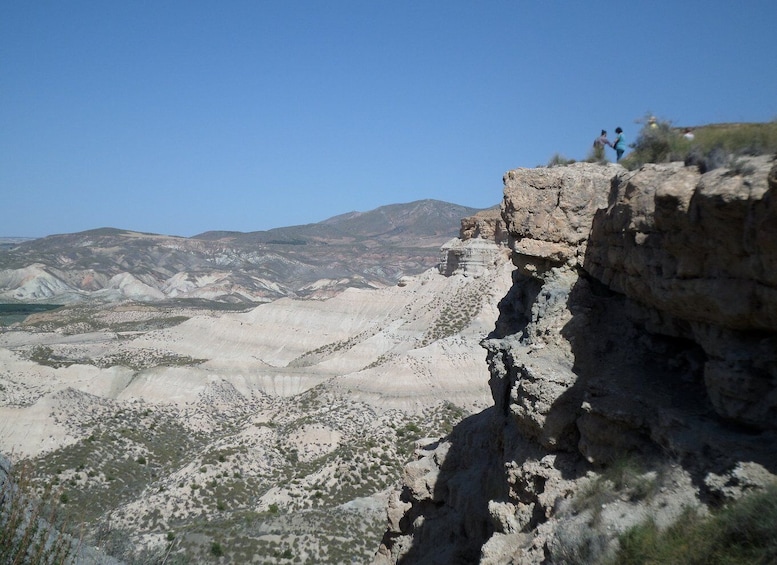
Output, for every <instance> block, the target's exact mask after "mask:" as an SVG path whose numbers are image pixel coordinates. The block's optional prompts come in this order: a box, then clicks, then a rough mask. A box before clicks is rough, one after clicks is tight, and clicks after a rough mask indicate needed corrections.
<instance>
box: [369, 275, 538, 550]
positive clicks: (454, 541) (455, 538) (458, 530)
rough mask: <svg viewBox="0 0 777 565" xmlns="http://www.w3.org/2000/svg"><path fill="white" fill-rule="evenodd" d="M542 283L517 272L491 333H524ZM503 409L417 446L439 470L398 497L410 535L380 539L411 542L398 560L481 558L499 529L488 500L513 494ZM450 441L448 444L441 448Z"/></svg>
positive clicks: (389, 542)
mask: <svg viewBox="0 0 777 565" xmlns="http://www.w3.org/2000/svg"><path fill="white" fill-rule="evenodd" d="M541 288H542V285H541V284H540V283H539V281H536V280H534V279H529V278H526V277H520V276H518V274H517V272H514V273H513V285H512V287H511V288H510V290H509V291H508V293H507V294H506V295H505V297H504V298H502V300H501V301H500V303H499V318H498V320H497V321H496V324H495V329H494V331H493V332H491V334H490V335H489V336H488V339H493V338H501V337H505V336H507V335H519V334H521V332H523V330H524V329H525V328H526V326H527V324H528V322H529V319H530V315H531V313H530V310H526V309H524V308H523V305H526V304H528V305H531V304H532V303H533V302H534V300H535V299H536V296H537V294H538V293H539V292H540V290H541ZM492 380H493V379H492ZM491 384H492V386H493V383H491ZM500 410H504V407H503V406H498V407H497V406H494V407H491V408H488V409H486V410H483V411H482V412H480V413H478V414H474V415H472V416H470V417H468V418H465V419H464V420H462V421H461V422H459V423H458V424H457V425H456V426H455V427H454V428H453V430H452V432H451V433H450V434H449V435H448V436H447V437H445V438H441V439H440V440H439V441H437V442H434V443H432V444H429V445H427V446H425V447H424V448H421V449H420V450H417V452H416V453H417V454H418V455H421V456H422V457H433V458H434V459H435V460H437V462H438V464H439V470H438V473H437V475H436V476H432V475H430V476H429V478H430V479H431V481H430V482H432V481H433V486H432V488H431V491H430V494H429V495H428V496H423V495H422V496H419V493H418V492H413V490H411V487H410V486H408V485H407V484H406V485H405V486H404V487H403V491H402V493H401V498H400V499H401V501H402V502H403V503H405V504H408V503H409V504H412V506H411V507H410V509H409V510H408V511H407V512H406V513H405V514H404V516H403V517H402V519H401V521H400V530H401V531H402V533H403V534H404V535H412V540H408V539H407V538H404V541H401V540H400V538H399V537H398V534H397V533H396V532H391V531H389V532H386V534H385V535H384V538H383V541H382V544H383V545H384V546H386V547H394V546H395V544H397V543H400V544H401V543H411V546H410V547H409V548H408V549H407V550H406V551H405V552H404V555H403V556H402V557H401V558H399V560H398V563H399V564H401V565H469V564H472V563H478V562H479V560H480V552H481V549H482V547H483V545H484V544H485V543H486V542H487V541H488V539H489V538H490V537H491V536H492V535H493V533H494V531H495V525H494V520H493V519H492V518H491V516H490V513H489V507H488V505H489V501H505V500H507V499H508V495H509V493H508V492H507V483H506V481H505V471H504V469H505V468H504V461H503V458H502V454H503V452H504V445H502V438H503V434H502V430H500V429H499V427H501V425H502V422H503V420H504V419H503V417H502V415H501V414H497V411H500ZM446 445H447V446H449V447H448V449H447V452H445V453H443V452H444V451H445V450H444V447H445V446H446ZM441 446H443V449H442V450H441V449H440V447H441ZM520 463H521V462H520V461H519V462H518V464H520ZM415 464H417V463H411V464H410V465H415ZM417 483H418V482H417V481H416V482H415V484H417Z"/></svg>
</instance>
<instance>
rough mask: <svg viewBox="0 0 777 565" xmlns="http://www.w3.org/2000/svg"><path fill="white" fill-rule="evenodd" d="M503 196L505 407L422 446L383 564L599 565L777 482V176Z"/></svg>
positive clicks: (664, 173) (562, 187) (500, 377)
mask: <svg viewBox="0 0 777 565" xmlns="http://www.w3.org/2000/svg"><path fill="white" fill-rule="evenodd" d="M504 183H505V196H504V202H503V204H502V216H503V219H504V221H505V225H506V226H507V230H508V232H509V236H510V247H511V249H512V250H513V262H514V264H515V266H516V269H515V271H514V273H513V286H512V287H511V289H510V290H509V291H508V293H507V295H506V296H505V297H504V298H503V300H502V302H501V303H500V311H499V318H498V320H497V321H496V324H495V328H494V331H493V332H492V333H491V335H490V336H489V337H488V338H487V339H486V340H484V341H483V345H484V347H485V348H486V350H487V352H488V353H487V361H488V365H489V370H490V375H491V378H490V380H489V386H490V388H491V393H492V397H493V399H494V406H493V407H491V408H489V409H487V410H486V411H484V412H482V413H480V414H477V415H475V416H472V417H470V418H468V419H467V420H464V421H463V422H461V423H460V424H459V425H458V426H457V427H456V428H455V429H454V431H453V433H452V434H451V435H450V436H448V437H446V438H441V439H439V440H429V441H427V442H422V443H419V445H418V449H417V456H418V460H417V461H414V462H412V463H410V464H409V465H408V466H407V468H406V471H405V478H404V479H405V484H404V486H403V488H402V490H401V491H399V492H397V493H395V494H394V495H393V496H392V497H391V499H390V504H389V529H388V531H387V532H386V534H385V536H384V539H383V542H382V544H381V546H380V549H379V551H378V553H377V555H376V558H375V561H374V562H375V563H376V564H388V563H403V564H404V565H408V564H413V563H424V564H427V563H441V564H442V563H446V564H454V563H462V564H463V563H489V564H497V563H499V564H508V563H515V564H541V563H542V564H545V563H548V564H549V563H597V562H600V561H601V560H602V558H603V557H604V556H606V555H607V554H612V552H613V551H614V549H615V548H616V547H617V535H618V533H620V532H623V531H624V530H625V529H627V528H628V527H630V526H632V525H634V524H637V523H639V522H642V521H644V520H646V519H647V518H648V517H652V518H653V519H655V520H656V521H657V522H658V523H659V524H669V523H671V522H673V521H675V520H676V519H677V518H678V516H680V515H681V513H682V511H683V508H689V507H690V508H694V507H696V508H698V509H699V511H702V512H703V511H705V509H706V507H707V505H708V504H710V503H713V502H721V501H724V500H728V499H730V498H735V497H738V496H741V495H742V494H743V493H745V492H748V491H750V490H752V489H758V488H761V487H763V486H764V485H766V484H768V483H770V482H774V481H775V480H777V418H775V415H777V326H775V323H774V320H775V308H777V294H775V293H777V279H776V278H775V277H777V269H775V266H776V265H775V261H777V246H775V243H774V242H775V241H777V239H776V238H775V237H774V236H775V230H777V204H776V203H775V202H776V201H775V198H777V165H775V163H774V161H773V160H772V159H770V158H767V157H758V158H748V159H742V160H740V161H738V162H736V163H734V164H733V166H732V167H731V168H729V169H722V170H714V171H710V172H707V173H705V174H700V173H699V171H698V170H696V169H694V168H691V167H685V166H683V164H681V163H672V164H665V165H646V166H644V167H643V168H641V169H640V170H638V171H632V172H629V171H626V170H625V169H623V168H621V167H619V166H617V165H609V166H602V165H595V164H575V165H572V166H567V167H555V168H543V169H531V170H528V169H519V170H515V171H510V172H508V173H507V174H506V175H505V177H504ZM623 469H630V471H629V473H625V472H624V471H623ZM616 475H617V477H616ZM626 475H628V477H629V478H628V479H624V477H625V476H626ZM637 485H641V486H639V487H638V486H637ZM646 485H647V486H646ZM643 487H644V488H643ZM592 493H598V494H597V495H596V496H594V495H593V494H592Z"/></svg>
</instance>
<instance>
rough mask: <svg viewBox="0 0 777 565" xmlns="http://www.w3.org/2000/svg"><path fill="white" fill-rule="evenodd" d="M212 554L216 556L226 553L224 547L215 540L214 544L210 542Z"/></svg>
mask: <svg viewBox="0 0 777 565" xmlns="http://www.w3.org/2000/svg"><path fill="white" fill-rule="evenodd" d="M210 554H211V555H213V556H214V557H221V556H222V555H224V549H223V548H222V547H221V544H220V543H219V542H217V541H214V542H213V543H212V544H210Z"/></svg>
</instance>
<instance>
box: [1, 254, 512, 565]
mask: <svg viewBox="0 0 777 565" xmlns="http://www.w3.org/2000/svg"><path fill="white" fill-rule="evenodd" d="M480 241H481V242H482V245H481V247H483V246H485V247H486V248H487V252H485V253H484V252H483V250H482V249H480V250H479V251H478V252H477V253H476V255H477V257H478V258H479V259H480V262H477V261H476V263H477V265H476V266H475V265H469V266H468V267H467V266H465V265H464V264H465V263H466V261H463V262H462V264H458V263H456V264H454V265H453V266H449V267H450V268H444V264H445V254H443V264H441V266H440V268H438V267H436V266H435V267H433V268H431V269H427V270H425V271H423V272H420V273H418V274H415V275H413V276H404V277H402V278H401V279H400V280H398V281H395V283H394V284H391V285H388V284H383V285H382V287H381V288H348V289H346V290H344V291H341V292H337V293H336V294H335V295H334V296H333V297H331V298H328V299H325V300H302V299H299V298H291V297H286V298H280V299H277V300H273V301H271V302H266V303H262V304H259V305H256V304H255V303H247V302H246V301H237V300H229V299H225V300H222V301H221V302H214V301H212V300H174V299H171V298H170V297H169V296H168V297H160V298H158V299H156V300H151V299H149V298H146V299H145V300H142V301H139V300H126V296H125V297H124V299H122V300H89V299H88V298H89V297H88V296H86V298H84V295H87V294H88V292H97V291H95V290H93V291H85V290H83V289H78V288H77V287H76V285H73V284H71V283H68V285H69V287H70V288H69V289H68V290H66V291H64V292H63V294H62V295H61V296H65V297H68V298H72V297H73V296H76V295H79V296H80V297H81V298H80V299H79V300H68V301H67V302H68V303H67V304H66V305H64V306H61V307H59V308H56V309H53V310H49V311H44V312H37V313H33V314H31V315H29V316H27V317H26V318H23V320H22V321H15V322H14V323H13V324H12V325H10V326H5V327H3V328H2V333H0V453H2V454H5V455H6V456H7V457H8V458H9V459H10V460H11V461H12V462H13V463H14V464H15V466H16V468H24V466H25V465H28V466H29V468H30V469H31V473H32V483H33V485H34V487H35V490H36V492H37V493H38V494H39V495H44V493H45V492H46V490H47V489H51V488H53V489H54V490H53V491H50V492H55V495H54V496H55V497H56V499H57V500H58V501H59V502H60V512H61V513H62V515H63V517H64V526H63V528H65V529H66V530H67V531H70V532H73V533H74V535H75V536H76V537H77V538H79V539H81V540H82V543H83V545H84V546H85V547H86V546H88V547H89V548H90V553H89V554H88V556H86V557H84V560H85V561H88V560H89V559H91V560H92V561H93V562H105V563H109V562H115V561H112V559H115V560H118V561H119V562H124V563H161V562H165V563H201V562H220V563H287V562H288V563H366V562H369V561H370V560H371V559H372V557H373V556H374V554H375V551H376V550H377V547H378V544H379V542H380V539H381V537H382V535H383V532H384V531H385V529H386V502H387V498H388V493H389V492H390V491H391V490H392V489H394V488H396V487H397V485H398V481H399V478H400V474H401V469H402V466H403V465H404V464H405V463H407V461H409V460H411V459H412V458H413V449H414V445H415V442H416V441H417V440H419V439H420V438H423V437H441V436H442V435H444V434H446V433H448V432H449V431H450V430H451V429H452V427H453V426H454V425H455V424H456V423H458V422H459V421H460V420H461V419H462V418H463V417H465V416H467V415H468V414H471V413H475V412H479V411H481V410H482V409H484V408H485V407H487V406H488V405H490V404H491V402H492V400H491V397H490V394H489V391H488V388H487V385H486V383H487V381H488V376H489V375H488V367H487V365H486V363H485V355H486V353H485V350H484V349H483V348H482V347H481V345H480V342H481V340H483V339H484V338H485V337H487V335H488V334H489V333H490V332H491V331H492V330H493V328H494V321H495V320H496V319H497V317H498V306H497V305H498V302H499V300H500V299H501V298H502V297H503V296H504V295H505V293H506V292H507V290H508V289H509V287H510V285H511V275H510V273H511V271H512V265H511V264H510V263H509V260H508V259H507V254H506V251H505V250H504V248H501V247H498V246H497V245H496V244H494V243H493V242H485V240H480ZM462 245H464V243H462V242H460V241H459V242H457V243H455V245H454V247H457V248H460V247H461V246H462ZM436 253H437V257H438V259H439V247H438V250H437V251H436ZM452 254H453V255H455V253H454V252H452ZM114 256H115V255H114ZM484 257H485V258H486V260H485V261H482V259H483V258H484ZM41 270H45V271H47V272H48V273H49V274H51V273H52V272H54V271H53V269H51V268H46V267H41ZM59 272H60V273H62V272H63V271H62V270H60V271H59ZM6 273H7V272H6ZM33 278H34V277H33ZM95 278H96V279H99V278H100V277H95ZM64 279H67V277H65V276H63V277H62V278H61V279H60V280H64ZM136 279H137V280H141V279H143V276H136ZM30 280H32V279H30ZM70 280H71V281H72V280H73V278H72V277H71V279H70ZM144 280H145V281H146V282H145V283H143V284H145V285H146V286H148V287H151V286H152V282H151V279H150V278H149V277H145V279H144ZM109 286H110V285H109ZM119 286H120V285H115V287H114V288H113V290H114V291H116V290H118V288H119ZM373 286H377V284H374V285H373ZM17 288H20V287H17ZM24 288H27V289H30V288H32V286H30V285H28V286H27V287H24ZM136 288H137V287H136ZM109 290H110V289H109ZM9 292H12V291H9ZM104 295H107V293H103V296H104ZM232 296H234V295H232ZM222 298H223V296H222ZM91 548H96V549H94V550H92V549H91ZM87 557H88V559H87Z"/></svg>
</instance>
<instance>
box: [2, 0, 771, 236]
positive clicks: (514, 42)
mask: <svg viewBox="0 0 777 565" xmlns="http://www.w3.org/2000/svg"><path fill="white" fill-rule="evenodd" d="M775 21H777V2H775V1H774V0H763V1H761V0H752V1H748V0H744V1H743V2H741V3H735V2H731V1H728V2H724V1H715V0H708V1H704V2H702V1H696V0H692V1H683V2H677V1H663V0H656V1H653V2H598V1H587V2H583V1H579V0H570V1H552V0H544V1H543V0H535V1H522V0H511V1H507V0H505V1H484V2H474V1H463V0H446V1H431V0H430V1H426V0H409V1H405V0H392V1H382V0H329V1H324V0H315V1H314V0H310V1H301V0H286V1H275V0H255V1H229V0H226V1H220V2H203V1H198V0H185V1H183V0H182V1H173V0H156V1H141V0H138V1H128V2H105V1H92V2H87V1H78V0H72V1H61V0H57V1H43V0H40V1H29V0H5V1H4V2H3V3H2V4H1V5H0V199H1V201H2V215H1V216H0V218H1V220H0V236H26V237H39V236H45V235H49V234H54V233H69V232H76V231H81V230H86V229H92V228H97V227H104V226H111V227H118V228H125V229H133V230H139V231H147V232H153V233H163V234H173V235H183V236H191V235H195V234H197V233H201V232H204V231H207V230H236V231H254V230H261V229H269V228H272V227H280V226H288V225H296V224H304V223H309V222H317V221H320V220H324V219H326V218H328V217H331V216H333V215H336V214H340V213H344V212H348V211H352V210H360V211H367V210H371V209H373V208H376V207H378V206H382V205H385V204H393V203H399V202H410V201H414V200H420V199H424V198H435V199H439V200H445V201H448V202H454V203H457V204H463V205H467V206H473V207H478V208H485V207H488V206H492V205H494V204H497V203H498V202H499V201H500V200H501V196H502V180H501V179H502V175H503V173H504V172H505V171H507V170H510V169H513V168H516V167H534V166H537V165H541V164H545V163H547V162H548V160H549V159H550V158H551V157H552V156H553V155H554V154H555V153H561V154H563V155H565V156H567V157H569V158H575V159H582V158H584V157H585V156H586V154H587V152H588V151H589V148H590V146H591V142H592V140H593V138H594V137H595V136H596V135H597V134H598V132H599V130H600V129H601V128H606V129H608V130H610V131H612V130H614V129H615V127H616V126H618V125H620V126H621V127H623V129H624V130H625V134H626V136H627V140H628V141H633V139H634V136H635V135H636V133H637V131H638V129H639V125H638V124H636V123H635V120H637V119H640V118H642V117H644V116H645V115H646V113H648V112H651V113H653V114H655V115H656V116H658V117H659V118H662V119H666V120H671V121H672V122H673V123H674V124H675V125H697V124H704V123H710V122H730V121H769V120H773V119H776V118H777V41H775V40H774V22H775Z"/></svg>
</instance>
